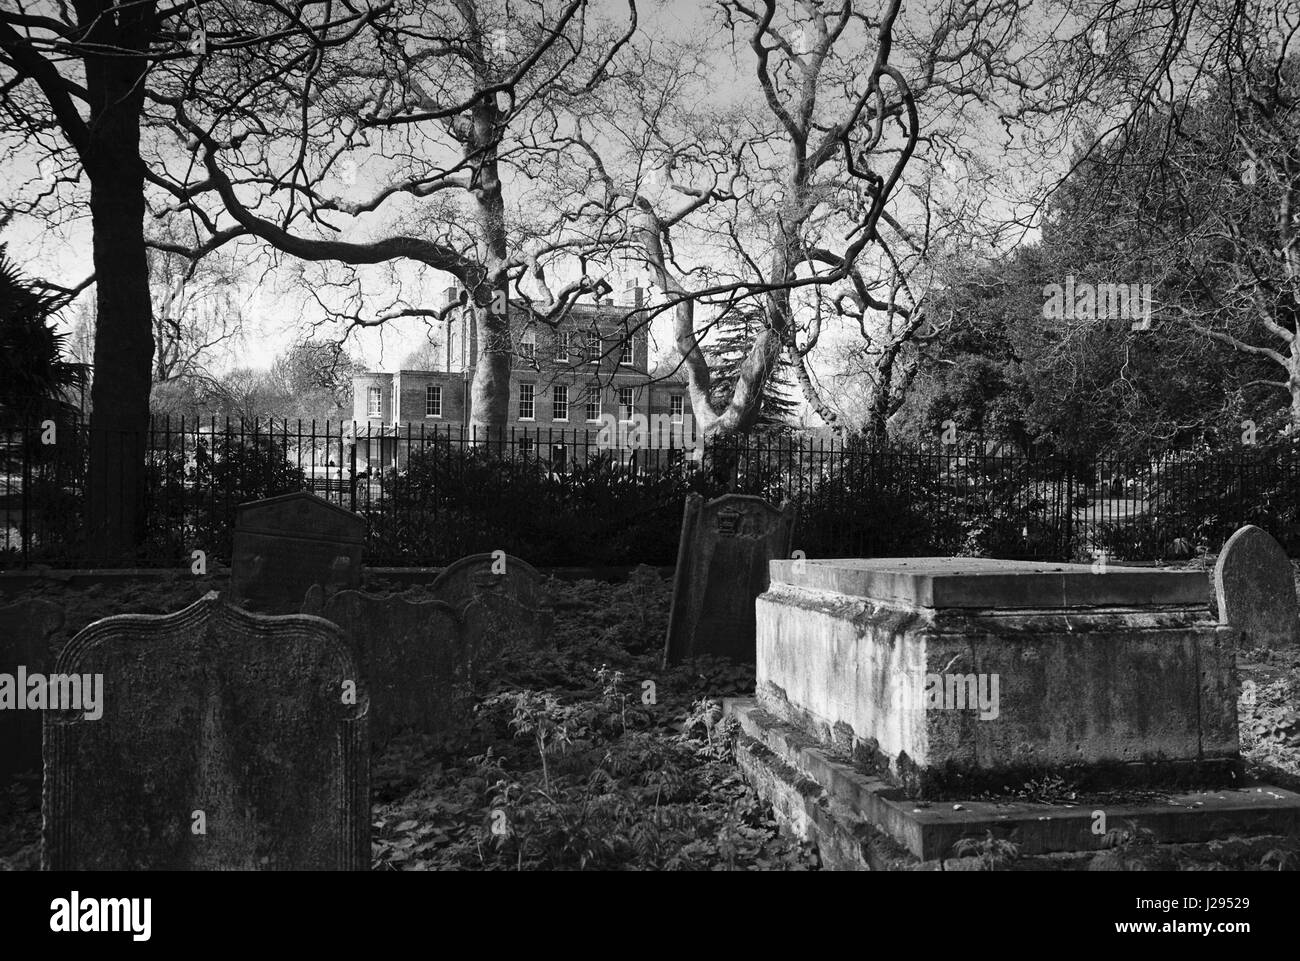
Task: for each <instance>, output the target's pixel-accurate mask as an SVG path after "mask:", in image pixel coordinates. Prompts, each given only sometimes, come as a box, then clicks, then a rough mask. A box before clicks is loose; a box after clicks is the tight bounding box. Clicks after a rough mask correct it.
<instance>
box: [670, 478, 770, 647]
mask: <svg viewBox="0 0 1300 961" xmlns="http://www.w3.org/2000/svg"><path fill="white" fill-rule="evenodd" d="M794 524H795V508H794V505H792V504H784V505H782V506H781V507H780V508H777V507H773V506H772V505H771V504H769V503H768V502H767V501H765V500H763V499H762V498H761V497H752V496H750V495H747V494H724V495H723V496H722V497H719V498H717V499H716V500H711V501H709V502H708V503H707V504H706V503H704V498H703V497H701V496H699V495H698V494H691V495H690V496H688V497H687V498H686V509H685V511H683V514H682V537H681V541H680V543H679V544H678V547H677V570H676V571H675V573H674V575H673V603H672V608H671V609H670V611H669V614H668V638H667V642H666V643H665V645H664V663H665V664H666V665H667V664H680V663H681V662H682V661H685V660H688V659H690V658H693V657H699V656H700V655H703V654H711V655H716V656H719V657H729V658H732V659H734V660H737V661H742V662H744V663H747V664H753V663H754V601H755V599H756V598H757V597H758V595H759V594H762V593H763V592H764V591H766V590H767V585H768V562H769V561H773V560H784V559H786V558H789V556H790V542H791V540H792V538H793V537H794Z"/></svg>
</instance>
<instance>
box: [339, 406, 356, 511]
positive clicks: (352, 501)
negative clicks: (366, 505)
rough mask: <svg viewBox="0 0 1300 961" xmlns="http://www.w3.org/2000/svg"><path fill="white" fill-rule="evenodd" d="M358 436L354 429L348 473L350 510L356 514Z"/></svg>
mask: <svg viewBox="0 0 1300 961" xmlns="http://www.w3.org/2000/svg"><path fill="white" fill-rule="evenodd" d="M339 429H340V430H342V427H340V428H339ZM356 434H357V432H356V428H355V427H354V428H353V430H352V454H351V455H350V456H349V458H348V460H349V461H350V463H349V465H348V471H349V474H350V475H351V476H350V477H349V483H348V487H349V489H350V491H351V497H350V505H349V509H350V510H351V511H352V513H354V514H355V513H356V512H357V444H358V443H360V440H359V438H358V437H357V436H356Z"/></svg>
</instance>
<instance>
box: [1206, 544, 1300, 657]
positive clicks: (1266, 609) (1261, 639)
mask: <svg viewBox="0 0 1300 961" xmlns="http://www.w3.org/2000/svg"><path fill="white" fill-rule="evenodd" d="M1214 593H1215V596H1216V598H1217V599H1218V602H1219V621H1220V623H1223V624H1227V625H1228V626H1230V627H1232V628H1234V629H1235V630H1238V631H1241V632H1242V640H1241V643H1242V646H1243V647H1245V648H1255V647H1269V648H1272V647H1283V646H1286V645H1289V644H1296V643H1298V642H1300V608H1298V607H1297V604H1296V590H1295V572H1294V571H1293V569H1292V567H1291V561H1290V560H1289V559H1288V558H1287V556H1286V551H1284V550H1283V549H1282V545H1280V544H1279V543H1278V542H1277V541H1275V540H1273V538H1272V537H1270V536H1269V535H1268V534H1266V533H1265V532H1264V531H1262V530H1260V529H1259V528H1258V527H1255V526H1254V525H1248V526H1246V527H1243V528H1242V529H1241V530H1239V531H1237V533H1235V534H1233V535H1232V536H1231V537H1229V538H1228V542H1227V543H1226V544H1224V545H1223V550H1222V551H1221V552H1220V553H1219V560H1218V562H1217V563H1215V565H1214Z"/></svg>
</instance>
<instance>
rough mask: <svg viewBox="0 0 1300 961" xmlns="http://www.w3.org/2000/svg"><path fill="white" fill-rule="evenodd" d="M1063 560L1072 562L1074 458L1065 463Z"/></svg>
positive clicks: (1069, 458) (1068, 457)
mask: <svg viewBox="0 0 1300 961" xmlns="http://www.w3.org/2000/svg"><path fill="white" fill-rule="evenodd" d="M1064 548H1065V559H1066V560H1067V561H1072V560H1074V457H1073V456H1067V458H1066V461H1065V544H1064Z"/></svg>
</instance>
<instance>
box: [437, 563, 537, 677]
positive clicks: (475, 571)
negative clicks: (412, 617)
mask: <svg viewBox="0 0 1300 961" xmlns="http://www.w3.org/2000/svg"><path fill="white" fill-rule="evenodd" d="M430 592H431V593H432V594H433V596H434V597H435V598H437V599H438V600H440V601H443V602H444V603H446V604H450V605H451V606H452V607H453V608H455V609H456V611H457V613H458V614H459V615H460V618H461V621H462V623H463V629H464V640H465V651H466V654H467V657H468V658H469V664H470V672H471V676H472V675H473V673H474V671H475V669H476V665H479V664H481V663H482V662H484V661H485V660H487V659H488V658H490V657H492V656H493V655H494V654H496V653H498V652H499V651H502V650H504V649H505V648H507V647H538V646H540V645H542V644H544V643H545V642H546V641H547V639H548V638H549V637H550V636H551V630H552V629H553V627H554V624H555V617H554V613H553V611H552V607H551V599H550V597H549V595H548V594H547V591H546V579H545V578H543V577H542V575H541V574H539V573H538V572H537V570H536V568H534V567H533V566H532V565H531V564H529V563H528V562H527V561H525V560H522V559H520V558H518V557H515V556H513V555H511V554H506V553H505V552H503V551H496V552H493V553H491V554H471V555H470V556H469V557H462V558H461V559H460V560H458V561H456V563H454V564H452V565H451V566H449V567H448V568H447V569H446V570H444V571H443V572H442V573H441V574H439V575H438V577H437V578H436V579H435V580H434V582H433V584H432V585H431V586H430Z"/></svg>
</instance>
